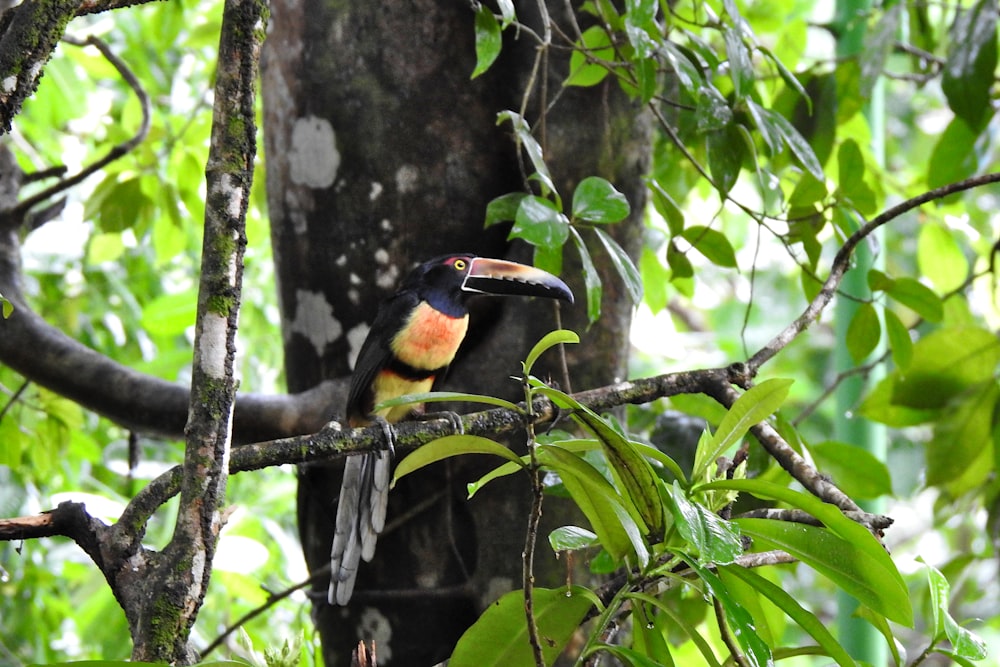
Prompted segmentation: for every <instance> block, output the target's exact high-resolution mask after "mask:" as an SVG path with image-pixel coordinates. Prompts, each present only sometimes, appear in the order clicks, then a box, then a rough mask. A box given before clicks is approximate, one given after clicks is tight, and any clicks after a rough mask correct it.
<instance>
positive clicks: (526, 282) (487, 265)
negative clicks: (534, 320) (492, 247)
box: [462, 257, 573, 303]
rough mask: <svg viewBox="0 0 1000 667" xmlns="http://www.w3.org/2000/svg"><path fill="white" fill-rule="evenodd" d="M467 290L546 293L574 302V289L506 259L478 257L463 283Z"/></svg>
mask: <svg viewBox="0 0 1000 667" xmlns="http://www.w3.org/2000/svg"><path fill="white" fill-rule="evenodd" d="M462 290H463V291H465V292H479V293H482V294H501V295H520V296H544V297H548V298H550V299H562V300H563V301H569V302H570V303H573V292H571V291H570V289H569V287H567V286H566V283H564V282H563V281H561V280H559V278H557V277H555V276H554V275H552V274H551V273H548V272H546V271H542V270H541V269H536V268H535V267H533V266H525V265H524V264H518V263H517V262H508V261H506V260H503V259H488V258H486V257H476V258H474V259H473V260H472V265H471V266H470V267H469V273H468V274H466V276H465V280H464V281H463V282H462Z"/></svg>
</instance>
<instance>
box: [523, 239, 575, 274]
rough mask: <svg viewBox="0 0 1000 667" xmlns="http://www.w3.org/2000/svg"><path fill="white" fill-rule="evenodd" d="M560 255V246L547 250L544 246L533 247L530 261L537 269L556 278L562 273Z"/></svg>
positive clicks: (561, 252) (561, 251)
mask: <svg viewBox="0 0 1000 667" xmlns="http://www.w3.org/2000/svg"><path fill="white" fill-rule="evenodd" d="M571 229H572V228H571ZM562 255H563V249H562V247H561V246H556V247H552V248H548V247H546V246H535V252H534V254H533V255H532V256H531V261H532V263H533V264H534V265H535V267H536V268H539V269H541V270H542V271H548V272H549V273H551V274H552V275H554V276H558V275H559V274H560V273H562Z"/></svg>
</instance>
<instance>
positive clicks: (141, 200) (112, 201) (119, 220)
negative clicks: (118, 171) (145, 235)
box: [97, 178, 154, 233]
mask: <svg viewBox="0 0 1000 667" xmlns="http://www.w3.org/2000/svg"><path fill="white" fill-rule="evenodd" d="M153 208H154V207H153V200H152V199H150V198H149V197H148V196H147V195H146V194H145V193H144V192H143V191H142V180H141V179H140V178H128V179H126V180H123V181H121V182H118V183H115V185H114V186H113V188H112V189H111V191H110V192H109V193H108V195H107V196H106V197H105V198H104V199H103V200H102V201H101V203H100V208H99V214H98V216H97V223H98V226H99V227H100V229H101V231H102V232H109V233H110V232H122V231H125V230H126V229H130V228H132V227H135V226H137V225H138V226H142V224H143V223H147V222H149V219H150V217H151V215H152V211H153Z"/></svg>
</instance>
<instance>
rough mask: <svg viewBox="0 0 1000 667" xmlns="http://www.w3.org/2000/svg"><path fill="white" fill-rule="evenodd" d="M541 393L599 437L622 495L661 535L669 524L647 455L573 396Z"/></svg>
mask: <svg viewBox="0 0 1000 667" xmlns="http://www.w3.org/2000/svg"><path fill="white" fill-rule="evenodd" d="M539 391H540V392H542V393H544V394H545V395H546V396H548V397H549V399H550V400H551V401H552V402H553V403H555V404H556V405H558V406H559V407H561V408H568V409H571V410H573V415H572V417H573V419H574V421H577V422H578V423H580V424H581V425H583V426H585V427H586V428H587V430H589V431H590V432H591V433H593V434H594V435H595V436H597V439H598V440H600V441H601V445H602V449H603V451H604V455H605V456H606V457H607V459H608V463H610V464H611V472H612V474H613V476H614V478H615V481H616V483H617V486H618V489H619V492H620V493H622V495H623V496H624V497H625V498H627V499H628V500H629V501H630V502H631V506H632V507H634V508H635V509H636V510H637V512H638V517H639V518H640V519H641V521H642V522H644V523H645V526H646V528H647V530H648V532H649V533H651V534H653V535H657V536H659V535H662V534H663V528H664V526H665V523H666V521H665V515H664V508H663V501H661V500H660V492H659V486H660V484H659V478H658V477H657V476H656V473H655V472H654V471H653V466H652V465H650V463H649V461H647V460H646V458H645V456H643V455H642V453H640V451H639V450H638V449H637V448H636V446H635V445H633V444H632V443H631V442H630V441H629V440H628V439H627V438H625V436H623V435H622V434H621V433H619V432H618V431H616V430H615V429H614V428H612V427H611V425H610V424H609V423H608V422H607V421H606V420H605V419H603V418H602V417H601V416H600V415H598V414H597V413H595V412H594V411H593V410H591V409H590V408H588V407H587V406H585V405H583V404H581V403H579V402H577V401H576V400H575V399H574V398H573V397H571V396H569V395H567V394H565V393H564V392H561V391H557V390H554V389H551V388H549V387H540V388H539ZM626 507H628V505H627V506H626Z"/></svg>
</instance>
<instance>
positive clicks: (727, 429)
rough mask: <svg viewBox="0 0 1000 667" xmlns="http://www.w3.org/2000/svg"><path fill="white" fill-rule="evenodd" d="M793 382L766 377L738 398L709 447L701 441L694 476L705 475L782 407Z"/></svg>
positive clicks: (696, 477)
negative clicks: (704, 445)
mask: <svg viewBox="0 0 1000 667" xmlns="http://www.w3.org/2000/svg"><path fill="white" fill-rule="evenodd" d="M792 382H794V380H786V379H777V378H776V379H771V380H766V381H764V382H761V383H760V384H758V385H756V386H754V387H751V388H750V389H748V390H747V391H746V392H744V393H743V395H742V396H740V397H739V398H738V399H736V402H735V403H734V404H733V407H731V408H730V409H729V410H728V411H727V412H726V416H725V417H723V418H722V421H721V422H720V423H719V428H717V429H716V431H715V434H714V435H713V436H712V438H711V440H709V441H708V443H707V445H706V447H702V446H701V445H699V447H698V451H697V453H696V454H695V465H694V473H693V474H692V476H691V479H692V480H695V481H696V480H701V479H704V477H705V475H706V473H707V471H708V469H709V466H713V465H715V461H716V460H717V459H718V458H719V456H721V455H722V453H723V452H725V451H726V450H727V449H729V448H730V447H732V446H733V445H735V444H736V443H737V442H739V441H740V440H742V439H743V436H745V435H746V434H747V431H749V430H750V428H751V427H752V426H754V425H755V424H758V423H760V422H762V421H764V420H765V419H767V418H768V417H769V416H771V415H772V414H773V413H774V411H775V410H777V409H778V408H779V407H781V404H782V403H784V401H785V397H786V396H788V388H789V387H791V386H792Z"/></svg>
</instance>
